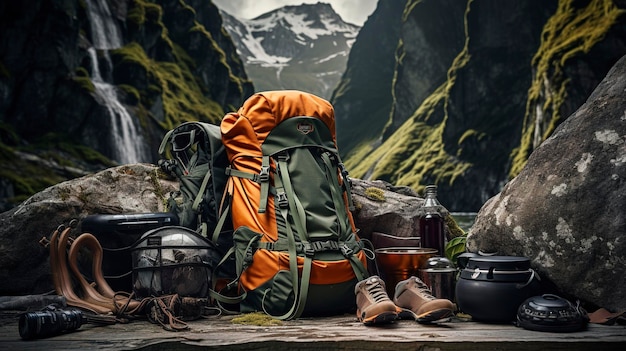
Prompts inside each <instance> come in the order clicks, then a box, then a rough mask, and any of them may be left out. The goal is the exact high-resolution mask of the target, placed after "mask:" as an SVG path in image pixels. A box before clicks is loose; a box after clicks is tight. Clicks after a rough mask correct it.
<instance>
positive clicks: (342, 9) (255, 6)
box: [213, 0, 378, 26]
mask: <svg viewBox="0 0 626 351" xmlns="http://www.w3.org/2000/svg"><path fill="white" fill-rule="evenodd" d="M318 2H324V3H328V4H330V5H331V6H332V7H333V9H334V10H335V12H337V13H338V14H339V16H341V18H342V19H343V20H344V21H346V22H349V23H354V24H356V25H359V26H362V25H363V23H364V22H365V20H367V17H368V16H369V15H371V14H372V12H374V10H375V9H376V4H377V3H378V0H262V1H259V0H213V3H215V5H216V6H217V7H219V8H220V9H222V10H224V11H226V12H228V13H229V14H231V15H233V16H236V17H240V18H254V17H257V16H260V15H262V14H264V13H266V12H269V11H272V10H274V9H277V8H280V7H283V6H287V5H301V4H303V3H307V4H315V3H318Z"/></svg>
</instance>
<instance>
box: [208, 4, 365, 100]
mask: <svg viewBox="0 0 626 351" xmlns="http://www.w3.org/2000/svg"><path fill="white" fill-rule="evenodd" d="M220 13H221V14H222V18H223V20H224V28H225V29H226V30H227V32H228V33H229V34H230V36H231V37H232V39H233V42H234V43H235V46H236V48H237V52H238V54H239V55H240V57H241V59H242V60H243V62H244V65H245V67H246V73H247V74H248V76H249V78H250V79H251V80H252V81H253V83H254V85H255V87H256V88H257V90H261V91H262V90H276V89H298V90H304V91H308V92H311V93H313V94H316V95H319V96H321V97H323V98H327V99H328V98H330V96H331V94H332V91H333V89H334V88H335V86H336V84H337V82H338V81H339V79H340V78H341V75H342V74H343V72H344V70H345V67H346V62H347V59H348V54H349V52H350V49H351V47H352V44H353V43H354V41H355V39H356V36H357V34H358V32H359V30H360V28H361V27H359V26H357V25H354V24H350V23H347V22H345V21H343V19H342V18H341V16H339V15H338V14H337V13H336V12H335V11H334V10H333V8H332V6H331V5H329V4H327V3H322V2H318V3H317V4H302V5H297V6H284V7H281V8H279V9H276V10H273V11H269V12H267V13H264V14H262V15H260V16H257V17H255V18H252V19H242V18H237V17H236V16H233V15H231V14H229V13H228V12H226V11H224V10H220Z"/></svg>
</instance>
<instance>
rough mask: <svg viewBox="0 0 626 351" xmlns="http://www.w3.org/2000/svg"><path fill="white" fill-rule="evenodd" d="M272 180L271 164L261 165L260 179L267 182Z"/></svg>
mask: <svg viewBox="0 0 626 351" xmlns="http://www.w3.org/2000/svg"><path fill="white" fill-rule="evenodd" d="M269 180H270V166H261V171H260V172H259V181H261V182H267V181H269Z"/></svg>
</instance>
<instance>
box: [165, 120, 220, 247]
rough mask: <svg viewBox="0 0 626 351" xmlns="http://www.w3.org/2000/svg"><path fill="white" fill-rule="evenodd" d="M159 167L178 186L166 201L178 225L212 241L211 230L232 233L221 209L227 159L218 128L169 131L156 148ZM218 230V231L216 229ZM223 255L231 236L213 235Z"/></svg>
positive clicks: (189, 126) (185, 126)
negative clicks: (173, 178) (177, 189)
mask: <svg viewBox="0 0 626 351" xmlns="http://www.w3.org/2000/svg"><path fill="white" fill-rule="evenodd" d="M159 155H160V156H161V157H162V159H161V160H159V167H160V168H161V169H162V170H163V171H164V172H166V173H169V174H170V175H172V176H174V177H175V178H177V179H178V181H179V183H180V189H179V191H178V192H175V193H171V194H170V197H169V199H168V208H169V211H170V212H172V213H174V214H175V215H176V216H177V217H178V220H179V225H180V226H182V227H186V228H189V229H192V230H195V231H197V232H198V233H200V234H201V235H203V236H205V237H209V238H212V234H211V233H213V232H214V231H216V230H217V231H219V232H226V233H232V225H231V221H230V220H229V219H228V211H223V210H222V209H221V201H222V197H223V195H224V189H225V186H226V182H227V178H228V177H227V175H226V173H225V170H226V168H227V167H228V158H227V157H226V152H225V149H224V145H222V138H221V134H220V128H219V126H217V125H213V124H209V123H204V122H185V123H182V124H180V125H179V126H178V127H176V128H174V129H172V130H170V131H168V132H167V133H166V134H165V136H164V137H163V140H162V141H161V145H160V146H159ZM216 228H217V229H216ZM215 237H216V240H214V241H215V244H216V245H217V248H218V249H219V250H220V252H221V253H222V254H225V253H226V252H227V250H228V249H229V248H230V247H232V239H231V237H230V235H219V242H218V239H217V235H215Z"/></svg>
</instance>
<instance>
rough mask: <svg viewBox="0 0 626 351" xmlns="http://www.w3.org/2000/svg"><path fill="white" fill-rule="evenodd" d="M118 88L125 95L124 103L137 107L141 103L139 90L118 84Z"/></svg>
mask: <svg viewBox="0 0 626 351" xmlns="http://www.w3.org/2000/svg"><path fill="white" fill-rule="evenodd" d="M118 88H119V89H120V90H122V91H123V92H124V94H125V95H126V103H127V104H129V105H137V104H138V103H139V102H140V101H141V94H140V93H139V90H137V88H135V87H134V86H132V85H128V84H120V85H118Z"/></svg>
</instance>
